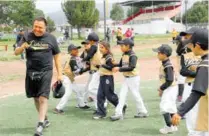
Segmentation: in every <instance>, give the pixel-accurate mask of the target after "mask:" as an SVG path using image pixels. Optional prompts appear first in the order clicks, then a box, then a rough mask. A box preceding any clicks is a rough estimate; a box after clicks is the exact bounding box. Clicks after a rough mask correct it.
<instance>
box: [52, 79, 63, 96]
mask: <svg viewBox="0 0 209 136" xmlns="http://www.w3.org/2000/svg"><path fill="white" fill-rule="evenodd" d="M52 91H53V97H54V98H56V99H59V98H62V97H63V95H64V94H65V87H64V86H63V85H62V83H61V82H58V81H56V82H55V83H54V84H53V86H52Z"/></svg>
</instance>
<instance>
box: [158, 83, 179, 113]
mask: <svg viewBox="0 0 209 136" xmlns="http://www.w3.org/2000/svg"><path fill="white" fill-rule="evenodd" d="M177 95H178V86H177V85H175V86H170V87H168V88H167V89H165V90H164V91H163V94H162V97H161V101H160V112H161V113H162V114H165V113H177V107H176V99H177Z"/></svg>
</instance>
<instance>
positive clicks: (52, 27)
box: [46, 17, 56, 33]
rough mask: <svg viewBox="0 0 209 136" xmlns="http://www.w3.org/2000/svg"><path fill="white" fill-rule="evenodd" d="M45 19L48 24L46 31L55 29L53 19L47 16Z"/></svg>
mask: <svg viewBox="0 0 209 136" xmlns="http://www.w3.org/2000/svg"><path fill="white" fill-rule="evenodd" d="M46 20H47V23H48V26H47V29H48V32H50V33H51V32H53V31H55V30H56V27H55V23H54V21H53V20H52V19H51V18H50V17H47V18H46Z"/></svg>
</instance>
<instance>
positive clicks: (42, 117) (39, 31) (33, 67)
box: [15, 17, 62, 136]
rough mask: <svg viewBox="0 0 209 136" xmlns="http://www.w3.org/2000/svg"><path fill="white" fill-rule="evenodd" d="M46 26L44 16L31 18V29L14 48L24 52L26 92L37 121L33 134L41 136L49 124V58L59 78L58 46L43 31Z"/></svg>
mask: <svg viewBox="0 0 209 136" xmlns="http://www.w3.org/2000/svg"><path fill="white" fill-rule="evenodd" d="M46 27H47V21H46V19H45V18H43V17H39V18H37V19H35V20H34V22H33V31H32V32H29V33H25V34H24V37H23V38H22V39H21V41H20V42H19V44H18V48H16V50H15V55H19V54H21V53H22V52H23V51H24V50H25V51H26V58H27V61H26V69H27V70H26V78H25V89H26V95H27V97H28V98H34V101H35V106H36V109H37V111H38V114H39V122H38V125H37V128H36V132H35V134H34V136H42V135H43V134H42V132H43V129H44V128H45V127H47V126H49V124H50V123H49V121H48V119H47V116H46V115H47V109H48V98H49V94H50V86H51V80H52V74H53V71H52V69H53V58H54V61H55V66H56V69H57V73H58V78H57V80H58V81H61V80H62V71H61V70H62V68H61V63H60V49H59V47H58V45H57V41H56V38H55V37H54V36H52V35H51V34H49V33H47V32H46Z"/></svg>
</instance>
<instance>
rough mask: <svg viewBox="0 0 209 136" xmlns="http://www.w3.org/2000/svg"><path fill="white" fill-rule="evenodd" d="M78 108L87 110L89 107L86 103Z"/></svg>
mask: <svg viewBox="0 0 209 136" xmlns="http://www.w3.org/2000/svg"><path fill="white" fill-rule="evenodd" d="M79 108H80V109H83V110H87V109H90V107H89V106H87V105H85V106H83V107H79Z"/></svg>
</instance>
